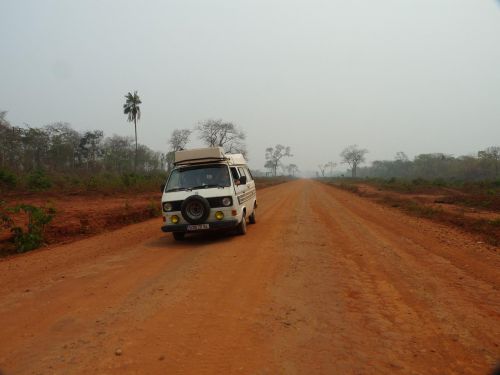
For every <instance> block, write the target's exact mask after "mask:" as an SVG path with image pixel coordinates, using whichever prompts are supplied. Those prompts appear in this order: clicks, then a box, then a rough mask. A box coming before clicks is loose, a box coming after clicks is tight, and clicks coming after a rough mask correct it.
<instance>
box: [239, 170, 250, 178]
mask: <svg viewBox="0 0 500 375" xmlns="http://www.w3.org/2000/svg"><path fill="white" fill-rule="evenodd" d="M238 172H240V176H246V173H245V169H244V168H241V167H239V168H238ZM247 179H248V177H247Z"/></svg>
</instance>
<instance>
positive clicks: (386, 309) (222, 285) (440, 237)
mask: <svg viewBox="0 0 500 375" xmlns="http://www.w3.org/2000/svg"><path fill="white" fill-rule="evenodd" d="M257 219H258V224H257V225H255V226H249V230H248V233H247V235H246V236H245V237H240V236H232V235H214V236H195V237H191V238H188V240H187V241H185V242H180V243H179V242H174V241H173V239H172V238H171V236H166V235H164V234H162V233H160V232H159V227H160V221H158V220H151V221H148V222H145V223H140V224H136V225H132V226H129V227H126V228H122V229H120V230H117V231H114V232H110V233H105V234H103V235H99V236H96V237H92V238H88V239H85V240H82V241H78V242H74V243H72V244H68V245H63V246H58V247H52V248H49V249H46V250H42V251H36V252H33V253H31V254H25V255H22V256H19V257H14V258H10V259H6V260H4V261H0V321H2V325H0V337H8V338H9V340H8V341H5V340H3V341H0V368H2V369H4V370H5V371H7V374H11V373H12V374H53V373H71V374H88V373H99V374H122V373H127V374H128V373H131V374H134V373H136V374H144V373H148V374H163V373H167V372H168V373H169V374H186V373H188V374H215V373H242V374H276V373H284V374H304V373H315V374H332V373H341V374H368V373H370V374H387V373H391V374H392V373H394V374H422V375H423V374H477V373H487V370H488V369H489V368H491V366H492V365H493V363H494V361H495V359H498V358H500V350H499V347H498V345H499V342H498V337H499V336H500V329H499V328H498V327H500V317H499V316H500V298H499V294H498V287H499V274H498V268H497V266H498V265H499V261H500V260H499V256H498V253H495V252H494V251H491V250H488V249H487V248H486V247H481V246H472V245H473V244H474V241H473V240H472V239H470V238H469V237H467V236H464V235H462V234H460V233H458V232H456V231H449V230H446V231H444V232H442V230H441V227H439V226H436V225H435V224H433V223H429V222H427V221H425V220H418V219H415V218H410V217H407V216H405V215H403V214H402V213H400V212H398V211H395V210H391V209H388V208H385V207H381V206H378V205H375V204H373V203H371V202H365V201H364V200H363V199H362V198H359V197H356V196H353V195H350V194H349V193H346V192H343V191H338V190H336V189H333V188H331V187H328V186H325V185H322V184H320V183H317V182H313V181H309V180H298V181H294V182H290V183H286V184H282V185H278V186H275V187H270V188H267V189H265V190H263V191H260V192H259V209H258V218H257ZM118 348H119V349H121V350H122V355H120V356H116V355H115V350H116V349H118Z"/></svg>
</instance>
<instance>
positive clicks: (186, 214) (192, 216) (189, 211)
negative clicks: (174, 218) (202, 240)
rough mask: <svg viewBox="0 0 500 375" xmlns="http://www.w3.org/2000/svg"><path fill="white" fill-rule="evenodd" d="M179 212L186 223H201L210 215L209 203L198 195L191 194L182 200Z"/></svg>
mask: <svg viewBox="0 0 500 375" xmlns="http://www.w3.org/2000/svg"><path fill="white" fill-rule="evenodd" d="M181 214H182V217H183V218H184V220H186V221H187V222H188V223H191V224H202V223H204V222H205V221H206V220H207V219H208V216H209V215H210V204H209V203H208V201H207V200H206V199H205V198H204V197H202V196H200V195H191V196H189V197H187V198H186V199H184V201H183V202H182V204H181Z"/></svg>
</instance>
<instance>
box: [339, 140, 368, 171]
mask: <svg viewBox="0 0 500 375" xmlns="http://www.w3.org/2000/svg"><path fill="white" fill-rule="evenodd" d="M367 152H368V150H366V149H360V148H358V146H357V145H350V146H348V147H346V148H345V149H344V150H343V151H342V152H341V153H340V157H341V158H342V163H344V164H348V165H349V167H350V168H351V173H352V177H356V169H357V168H358V165H359V164H361V163H364V161H365V154H366V153H367Z"/></svg>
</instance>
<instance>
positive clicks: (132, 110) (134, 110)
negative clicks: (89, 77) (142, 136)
mask: <svg viewBox="0 0 500 375" xmlns="http://www.w3.org/2000/svg"><path fill="white" fill-rule="evenodd" d="M125 99H126V101H125V104H124V105H123V113H124V114H126V115H127V116H128V118H127V120H128V121H129V122H132V121H133V122H134V128H135V158H134V171H136V170H137V120H140V118H141V108H140V107H139V104H141V103H142V102H141V99H140V98H139V95H137V91H134V94H132V93H131V92H129V93H128V94H127V95H125Z"/></svg>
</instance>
